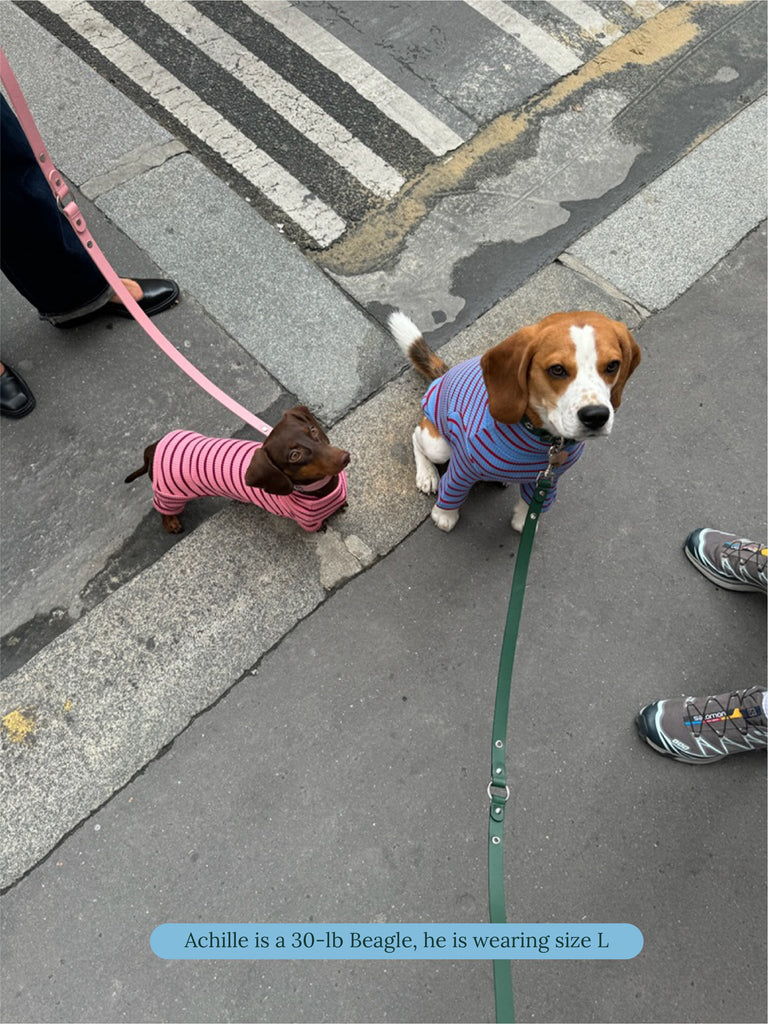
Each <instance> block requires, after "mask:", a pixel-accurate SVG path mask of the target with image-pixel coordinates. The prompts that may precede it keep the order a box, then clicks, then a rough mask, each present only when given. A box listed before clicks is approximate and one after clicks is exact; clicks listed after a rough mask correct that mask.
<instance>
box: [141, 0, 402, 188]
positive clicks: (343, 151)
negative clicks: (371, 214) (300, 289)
mask: <svg viewBox="0 0 768 1024" xmlns="http://www.w3.org/2000/svg"><path fill="white" fill-rule="evenodd" d="M144 6H145V7H147V8H149V10H150V11H152V12H153V13H154V14H156V15H157V16H158V17H160V18H162V19H163V21H165V22H166V23H167V24H168V25H170V26H171V28H174V29H175V30H176V31H177V32H179V33H180V34H181V35H183V36H185V37H186V38H187V39H189V41H190V42H191V43H194V45H195V46H197V47H198V48H199V49H200V50H202V51H203V52H204V53H205V54H206V55H207V56H209V57H210V58H211V59H212V60H214V61H216V63H217V64H218V65H219V66H220V67H221V68H223V69H224V70H225V71H226V72H227V73H228V74H230V75H232V76H233V77H234V78H236V79H237V80H238V81H239V82H242V84H243V85H244V86H245V87H246V88H247V89H248V90H249V91H250V92H252V93H253V94H254V95H256V96H258V97H259V99H260V100H263V101H264V103H266V104H267V105H268V106H269V107H271V108H272V109H273V110H274V111H275V112H276V113H278V114H279V115H280V116H281V117H282V118H284V119H285V120H286V121H287V122H288V123H289V124H291V125H293V127H294V128H296V129H298V131H300V132H301V133H302V135H304V136H305V137H306V138H307V139H309V141H310V142H312V143H314V144H315V145H316V146H317V147H318V148H319V149H321V150H322V151H323V152H324V153H327V155H328V156H329V157H331V159H332V160H335V161H336V163H338V164H340V165H341V166H342V167H343V168H344V169H345V170H346V171H348V172H349V173H350V174H351V175H353V177H355V178H357V180H358V181H359V182H360V183H361V184H362V185H364V186H365V187H366V188H367V189H369V191H371V192H373V193H374V194H375V195H377V196H383V197H384V198H390V197H391V196H394V195H397V193H398V192H399V191H400V189H401V188H402V187H403V185H404V184H405V178H404V177H402V175H401V174H399V173H398V171H396V170H395V169H394V168H393V167H390V165H389V164H388V163H387V162H386V161H385V160H382V159H381V157H379V156H377V155H376V153H374V152H373V151H372V150H370V149H369V148H368V147H367V146H366V145H365V144H364V143H362V142H360V140H359V139H357V138H355V136H354V135H352V133H351V132H350V131H348V129H346V128H345V127H344V126H343V125H340V124H339V123H338V122H337V121H335V120H334V119H333V118H332V117H331V115H330V114H328V113H326V111H324V110H323V108H322V107H319V106H318V105H317V104H316V103H314V102H313V101H312V100H311V99H309V97H307V96H305V95H304V93H303V92H300V91H299V90H298V89H297V88H295V86H293V85H291V83H290V82H286V80H285V79H284V78H282V77H281V76H280V75H278V74H277V72H276V71H273V70H272V68H270V67H269V65H268V64H265V63H264V62H263V61H261V60H259V59H258V57H256V56H255V55H254V54H252V53H251V52H250V50H247V49H246V48H245V47H244V46H243V45H242V44H241V43H239V42H238V41H237V40H236V39H234V38H233V37H232V36H230V35H229V34H228V33H227V32H225V31H224V29H222V28H220V27H219V26H218V25H217V24H216V23H215V22H213V21H211V20H210V18H206V17H205V15H204V14H200V12H199V11H197V10H196V9H195V8H194V7H191V6H190V5H189V3H187V2H186V0H144Z"/></svg>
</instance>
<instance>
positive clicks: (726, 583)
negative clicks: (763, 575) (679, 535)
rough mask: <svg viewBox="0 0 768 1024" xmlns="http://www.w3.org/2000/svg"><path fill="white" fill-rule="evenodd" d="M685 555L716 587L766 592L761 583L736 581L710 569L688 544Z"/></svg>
mask: <svg viewBox="0 0 768 1024" xmlns="http://www.w3.org/2000/svg"><path fill="white" fill-rule="evenodd" d="M683 551H684V552H685V557H686V558H687V559H688V561H689V562H690V563H691V565H693V566H695V567H696V568H697V569H698V570H699V572H700V573H701V574H702V576H706V577H707V579H708V580H709V581H710V582H711V583H714V584H715V586H716V587H721V588H722V589H723V590H739V591H743V592H746V591H750V590H756V591H758V592H759V593H765V591H764V590H763V588H762V587H761V586H760V584H759V583H747V582H745V581H742V582H736V581H735V580H729V579H728V578H727V577H724V576H722V575H721V574H720V573H719V572H717V570H715V569H710V568H709V566H707V565H704V564H703V563H702V562H700V561H699V559H698V558H697V556H696V555H695V554H694V553H693V552H692V551H691V550H690V549H689V548H688V547H687V546H686V547H684V548H683Z"/></svg>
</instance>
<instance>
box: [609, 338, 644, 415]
mask: <svg viewBox="0 0 768 1024" xmlns="http://www.w3.org/2000/svg"><path fill="white" fill-rule="evenodd" d="M613 327H614V330H615V331H616V336H617V338H618V339H619V346H620V348H621V370H620V371H619V376H618V378H617V380H616V383H615V384H614V385H613V387H612V388H611V405H612V406H613V408H614V409H618V408H619V406H620V405H621V396H622V394H623V393H624V385H625V384H626V383H627V381H628V380H629V378H630V377H631V376H632V374H633V373H634V372H635V370H636V369H637V368H638V366H639V365H640V346H639V345H638V344H637V342H636V341H635V339H634V338H633V337H632V332H631V331H630V329H629V328H628V327H627V325H626V324H623V323H622V322H621V321H620V320H614V321H613Z"/></svg>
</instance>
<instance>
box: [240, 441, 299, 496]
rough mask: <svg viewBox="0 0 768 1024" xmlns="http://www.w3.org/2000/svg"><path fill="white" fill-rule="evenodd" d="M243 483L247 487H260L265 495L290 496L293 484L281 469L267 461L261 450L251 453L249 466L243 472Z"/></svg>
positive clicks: (267, 457) (265, 454) (267, 458)
mask: <svg viewBox="0 0 768 1024" xmlns="http://www.w3.org/2000/svg"><path fill="white" fill-rule="evenodd" d="M245 482H246V484H247V485H248V486H249V487H260V488H261V490H262V491H266V492H267V494H290V493H291V491H292V490H293V484H292V483H291V481H290V480H289V479H288V477H287V476H286V475H285V473H283V471H282V470H281V469H278V468H277V466H276V465H275V464H274V462H272V461H271V460H270V459H269V456H268V455H267V453H266V452H265V451H264V449H263V448H257V449H256V451H255V452H254V453H253V458H252V459H251V464H250V465H249V466H248V469H246V471H245Z"/></svg>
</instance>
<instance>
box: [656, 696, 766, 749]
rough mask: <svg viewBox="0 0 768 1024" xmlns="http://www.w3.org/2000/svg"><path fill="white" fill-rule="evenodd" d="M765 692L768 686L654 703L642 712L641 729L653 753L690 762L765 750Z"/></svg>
mask: <svg viewBox="0 0 768 1024" xmlns="http://www.w3.org/2000/svg"><path fill="white" fill-rule="evenodd" d="M764 694H765V687H762V686H753V687H751V688H750V689H749V690H732V691H731V692H730V693H721V694H718V695H717V696H716V697H678V698H677V699H674V698H673V699H672V700H655V701H653V703H652V704H646V706H645V707H644V708H643V709H642V710H641V711H640V713H639V714H638V716H637V719H636V724H637V731H638V732H639V733H640V737H641V739H644V740H645V742H646V743H648V744H649V745H650V746H652V747H653V749H654V750H657V751H658V752H659V753H660V754H664V755H665V756H667V757H673V758H675V760H676V761H684V762H685V763H686V764H705V763H707V762H709V761H719V760H720V759H721V758H723V757H727V756H728V755H729V754H741V753H744V752H745V751H747V750H764V749H765V744H766V719H765V711H764V708H763V696H764Z"/></svg>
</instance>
